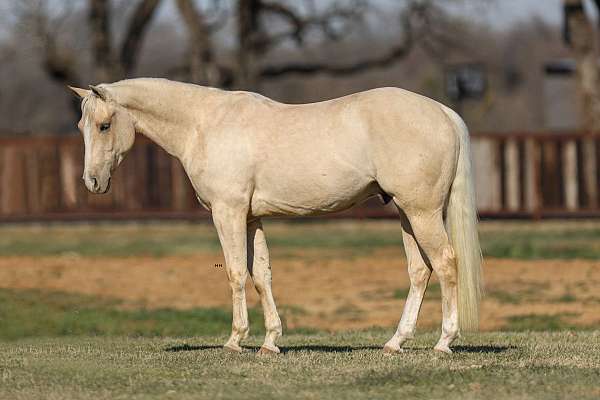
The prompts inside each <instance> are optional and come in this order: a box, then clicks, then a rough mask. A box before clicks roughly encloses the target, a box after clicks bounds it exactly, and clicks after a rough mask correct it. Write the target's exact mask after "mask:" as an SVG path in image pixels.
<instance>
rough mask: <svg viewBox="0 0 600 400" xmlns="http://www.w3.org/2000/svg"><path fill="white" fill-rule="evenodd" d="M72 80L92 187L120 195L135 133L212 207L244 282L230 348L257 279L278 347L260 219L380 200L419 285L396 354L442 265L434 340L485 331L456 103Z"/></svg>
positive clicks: (394, 344) (271, 343) (237, 282)
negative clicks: (119, 169)
mask: <svg viewBox="0 0 600 400" xmlns="http://www.w3.org/2000/svg"><path fill="white" fill-rule="evenodd" d="M72 89H73V90H74V91H75V92H76V93H77V94H78V95H79V96H81V97H82V98H83V102H82V111H83V115H82V119H81V121H80V123H79V128H80V130H81V132H82V134H83V137H84V142H85V171H84V176H83V178H84V180H85V183H86V186H87V187H88V189H89V190H90V191H92V192H96V193H101V192H105V191H106V190H108V188H109V183H110V175H111V172H112V171H113V170H114V168H116V166H117V165H118V164H119V163H120V162H121V160H122V159H123V157H124V155H125V153H126V152H127V151H128V150H129V149H130V148H131V146H132V145H133V142H134V136H135V133H136V132H137V133H141V134H143V135H145V136H147V137H149V138H150V139H151V140H153V141H155V142H156V143H157V144H158V145H159V146H161V147H163V148H164V149H165V150H166V151H167V152H169V153H170V154H171V155H173V156H174V157H177V158H178V159H179V160H180V161H181V163H182V165H183V167H184V168H185V171H186V172H187V174H188V176H189V178H190V181H191V182H192V185H193V187H194V189H195V191H196V193H197V197H198V200H199V201H200V202H201V203H202V204H203V205H204V206H205V207H206V208H207V209H209V210H211V211H212V215H213V220H214V223H215V226H216V229H217V232H218V235H219V239H220V241H221V244H222V247H223V252H224V255H225V261H226V269H227V275H228V278H229V282H230V285H231V290H232V302H233V324H232V335H231V337H230V339H229V340H228V342H227V343H226V345H225V347H226V348H227V349H230V350H234V351H241V347H240V341H241V340H242V339H244V338H245V337H246V336H247V335H248V331H249V327H248V316H247V309H246V299H245V290H244V287H245V282H246V278H247V276H248V274H249V275H250V276H251V277H252V279H253V280H254V284H255V286H256V289H257V290H258V293H259V295H260V298H261V303H262V306H263V309H264V313H265V325H266V330H267V333H266V337H265V342H264V344H263V346H262V348H261V353H268V352H279V349H278V347H277V345H276V340H277V338H278V337H279V336H280V335H281V322H280V319H279V316H278V314H277V310H276V307H275V302H274V300H273V295H272V292H271V266H270V263H269V255H268V250H267V245H266V241H265V236H264V232H263V230H262V225H261V222H260V220H261V218H262V217H266V216H275V215H318V214H324V213H329V212H335V211H340V210H344V209H347V208H349V207H351V206H352V205H354V204H356V203H359V202H361V201H363V200H364V199H366V198H368V197H370V196H375V195H380V196H381V197H382V198H383V199H384V200H385V201H389V200H393V201H394V203H395V204H396V205H397V207H398V209H399V211H400V217H401V223H402V227H403V232H404V233H403V240H404V245H405V249H406V253H407V256H408V262H409V275H410V280H411V288H410V293H409V295H408V298H407V302H406V305H405V309H404V312H403V314H402V318H401V321H400V324H399V326H398V329H397V331H396V333H395V335H394V336H393V337H392V338H391V339H390V340H389V341H388V343H387V344H386V345H385V347H384V348H385V350H386V351H388V352H397V351H400V350H401V345H402V344H403V342H404V341H406V340H407V339H409V338H411V337H412V336H413V334H414V330H415V325H416V320H417V314H418V312H419V308H420V305H421V302H422V299H423V294H424V292H425V288H426V286H427V282H428V280H429V277H430V274H431V270H434V271H435V272H436V273H437V274H438V276H439V279H440V283H441V289H442V297H443V300H442V309H443V323H442V335H441V338H440V340H439V341H438V343H437V345H436V346H435V348H436V349H437V350H440V351H445V352H450V348H449V346H450V344H451V342H452V341H453V340H454V339H455V338H456V337H457V336H458V334H459V322H460V325H461V326H462V327H464V328H467V329H472V328H475V327H476V325H477V313H478V302H479V285H480V272H479V271H480V261H481V260H480V252H479V243H478V238H477V232H476V215H475V208H474V207H475V205H474V200H473V187H472V178H471V172H470V161H469V148H468V132H467V130H466V127H465V125H464V123H463V122H462V120H461V119H460V118H459V117H458V115H456V114H455V113H454V112H453V111H451V110H450V109H448V108H446V107H445V106H443V105H441V104H439V103H437V102H435V101H433V100H431V99H428V98H425V97H423V96H420V95H417V94H414V93H411V92H408V91H405V90H401V89H397V88H381V89H374V90H370V91H366V92H361V93H357V94H353V95H350V96H346V97H342V98H339V99H334V100H330V101H324V102H320V103H314V104H302V105H289V104H282V103H278V102H276V101H273V100H270V99H268V98H266V97H263V96H260V95H258V94H254V93H249V92H227V91H222V90H218V89H212V88H205V87H200V86H195V85H191V84H184V83H178V82H172V81H168V80H163V79H132V80H125V81H120V82H116V83H112V84H101V85H99V86H96V87H92V90H84V89H77V88H72ZM444 222H446V225H447V227H448V231H449V233H450V236H451V238H452V241H450V239H449V236H448V234H447V231H446V228H445V225H444ZM457 266H458V268H457ZM306 284H307V285H309V284H310V282H306ZM357 285H360V282H357Z"/></svg>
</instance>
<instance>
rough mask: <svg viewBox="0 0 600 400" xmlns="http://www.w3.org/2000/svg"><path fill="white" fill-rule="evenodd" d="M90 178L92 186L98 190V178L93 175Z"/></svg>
mask: <svg viewBox="0 0 600 400" xmlns="http://www.w3.org/2000/svg"><path fill="white" fill-rule="evenodd" d="M90 180H91V181H92V188H93V189H94V190H98V179H96V178H95V177H93V176H92V177H90Z"/></svg>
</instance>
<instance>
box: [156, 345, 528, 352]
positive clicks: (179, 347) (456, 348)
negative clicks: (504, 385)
mask: <svg viewBox="0 0 600 400" xmlns="http://www.w3.org/2000/svg"><path fill="white" fill-rule="evenodd" d="M222 348H223V346H219V345H189V344H182V345H177V346H170V347H167V348H166V349H165V351H168V352H174V353H175V352H180V351H204V350H215V349H222ZM259 349H260V347H257V346H244V350H247V351H253V352H257V351H258V350H259ZM514 349H518V347H516V346H454V347H452V351H453V352H455V353H484V354H498V353H504V352H505V351H508V350H514ZM280 350H281V353H282V354H287V353H290V352H301V351H307V352H315V353H352V352H353V351H361V350H383V346H325V345H299V346H281V347H280ZM404 350H405V351H407V352H421V351H430V350H432V348H429V347H405V348H404Z"/></svg>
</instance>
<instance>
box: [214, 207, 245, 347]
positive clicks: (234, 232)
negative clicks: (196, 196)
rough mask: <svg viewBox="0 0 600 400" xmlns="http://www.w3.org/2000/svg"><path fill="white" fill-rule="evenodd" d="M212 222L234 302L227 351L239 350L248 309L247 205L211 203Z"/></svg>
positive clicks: (243, 336)
mask: <svg viewBox="0 0 600 400" xmlns="http://www.w3.org/2000/svg"><path fill="white" fill-rule="evenodd" d="M212 214H213V222H214V224H215V227H216V228H217V233H218V235H219V241H220V242H221V247H222V248H223V254H224V256H225V267H226V270H227V277H228V278H229V285H230V286H231V297H232V303H233V322H232V324H231V325H232V332H231V337H230V338H229V340H228V341H227V343H226V344H225V349H226V350H232V351H236V352H241V351H242V348H241V347H240V341H241V340H242V339H245V338H246V337H247V336H248V331H249V326H248V309H247V307H246V278H247V277H248V271H247V266H246V215H247V208H246V207H235V206H230V205H220V204H219V205H214V206H213V213H212Z"/></svg>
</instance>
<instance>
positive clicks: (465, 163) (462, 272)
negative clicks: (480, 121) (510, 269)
mask: <svg viewBox="0 0 600 400" xmlns="http://www.w3.org/2000/svg"><path fill="white" fill-rule="evenodd" d="M444 111H445V112H446V113H447V114H448V116H449V117H450V118H451V119H452V120H453V121H454V122H455V124H456V129H457V134H458V136H459V139H460V150H459V155H458V166H457V168H456V175H455V177H454V182H453V183H452V187H451V189H450V199H449V202H448V208H447V212H446V229H447V231H448V235H449V236H450V242H451V244H452V247H453V248H454V252H455V253H456V258H457V264H458V321H459V325H460V329H461V330H463V331H476V330H477V329H478V327H479V301H480V299H481V294H482V287H483V284H482V272H481V262H482V257H481V247H480V246H479V234H478V233H477V208H476V204H475V189H474V187H473V177H472V173H471V154H470V149H469V147H470V145H469V131H468V129H467V126H466V125H465V123H464V121H463V120H462V118H461V117H460V116H459V115H458V114H457V113H455V112H454V111H452V110H451V109H449V108H446V107H444Z"/></svg>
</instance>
